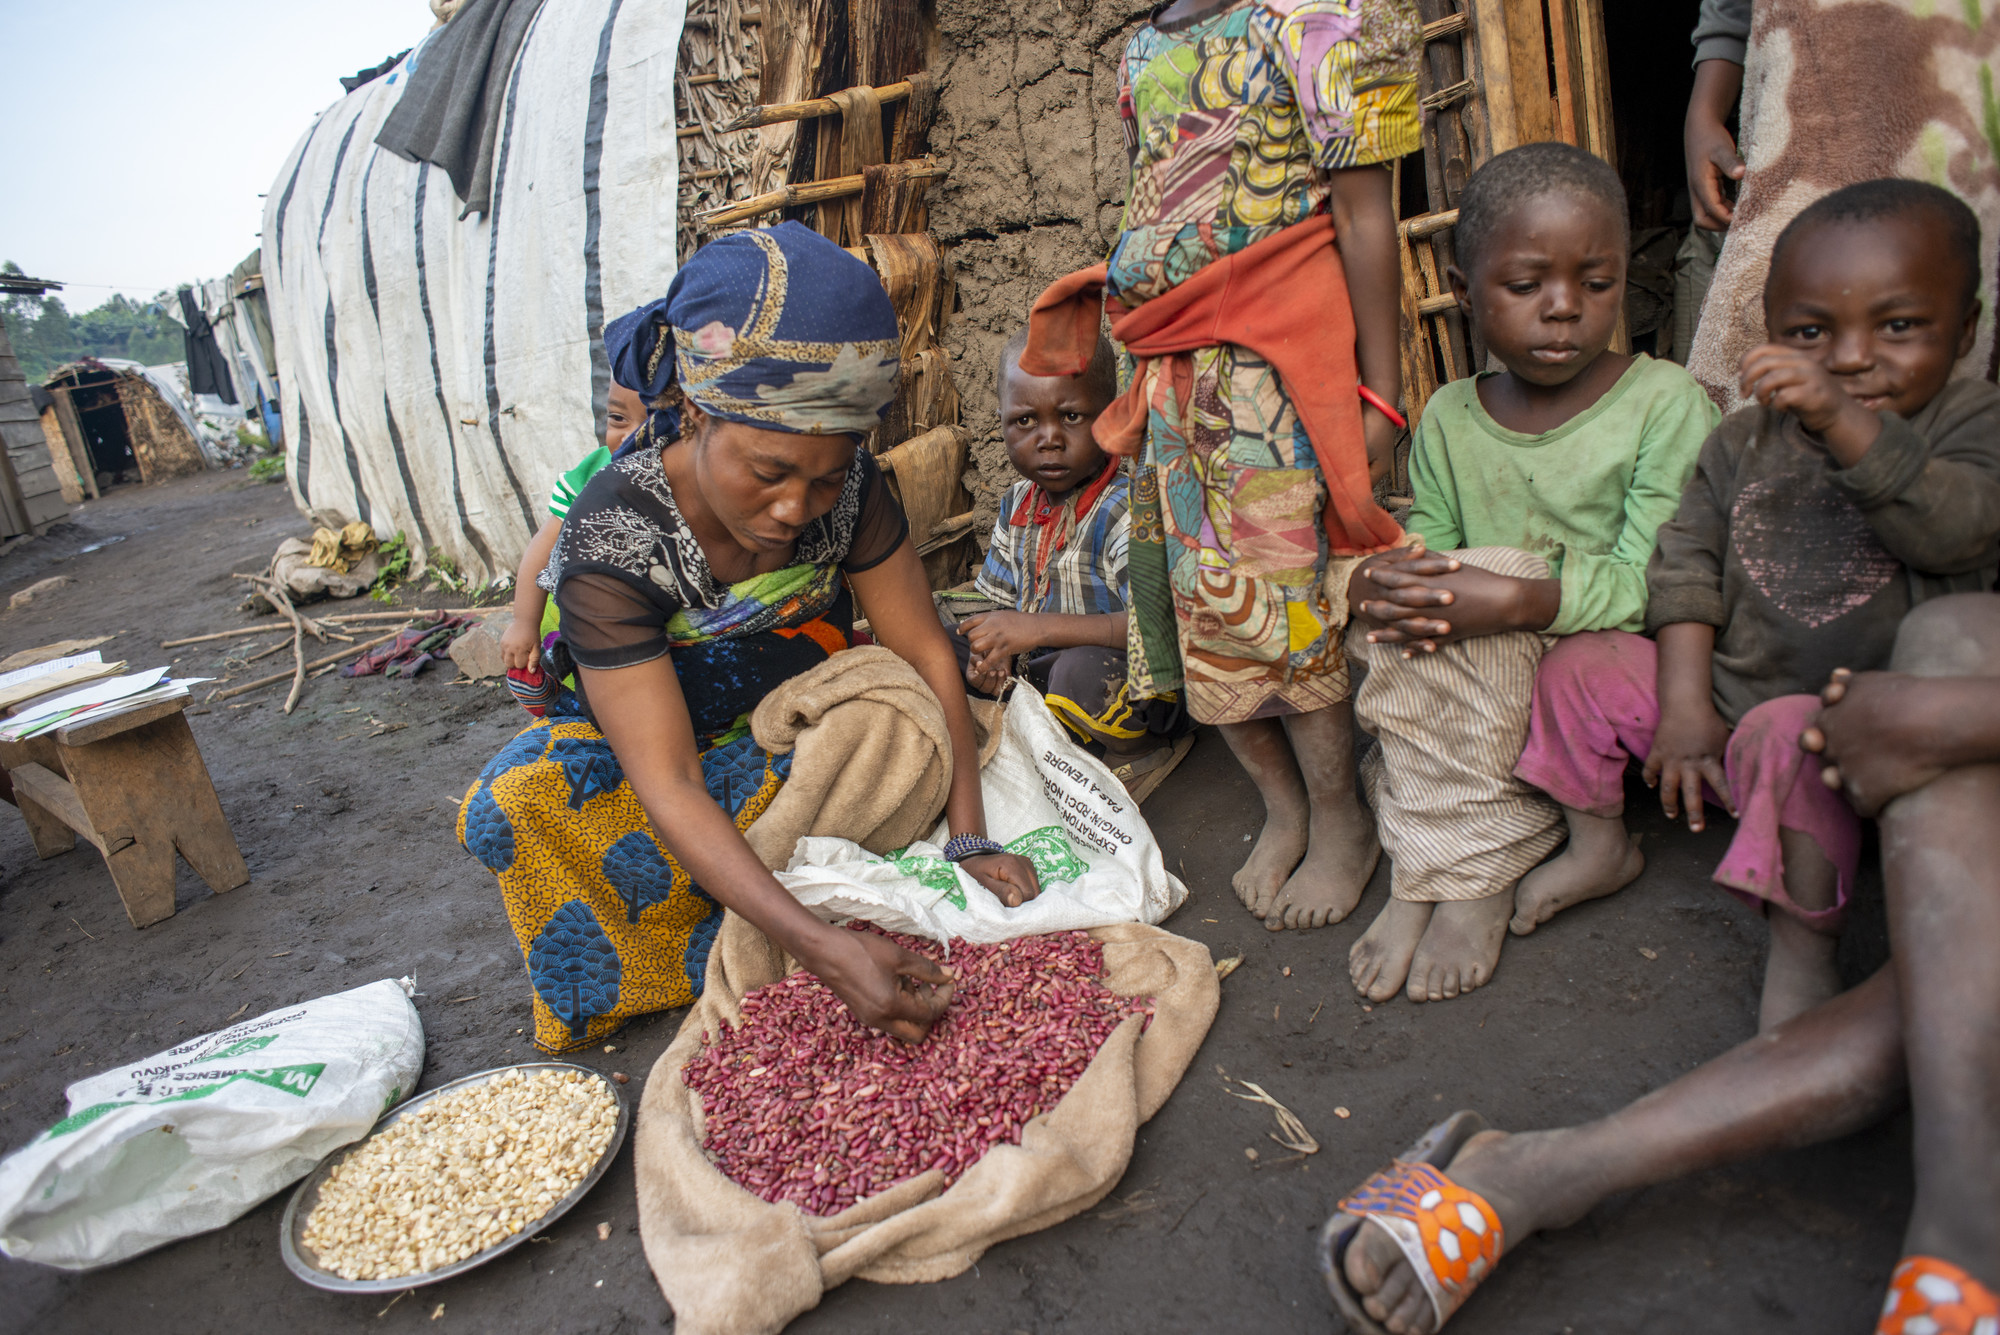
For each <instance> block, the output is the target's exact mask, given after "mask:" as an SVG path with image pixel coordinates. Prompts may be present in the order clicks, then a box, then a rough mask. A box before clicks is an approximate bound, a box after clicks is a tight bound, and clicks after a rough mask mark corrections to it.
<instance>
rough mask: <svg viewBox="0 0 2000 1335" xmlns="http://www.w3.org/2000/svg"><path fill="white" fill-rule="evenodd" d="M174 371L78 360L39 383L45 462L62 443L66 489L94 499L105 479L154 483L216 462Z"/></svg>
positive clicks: (60, 368)
mask: <svg viewBox="0 0 2000 1335" xmlns="http://www.w3.org/2000/svg"><path fill="white" fill-rule="evenodd" d="M176 371H177V368H175V367H173V366H141V365H140V364H139V363H137V362H128V361H121V360H118V359H114V358H105V359H102V360H100V359H99V358H96V357H85V358H84V359H83V360H81V361H76V362H71V363H70V364H69V365H67V366H59V367H57V368H56V370H55V373H54V374H53V375H51V376H49V378H48V379H47V380H45V381H43V382H42V388H43V390H44V391H45V392H46V393H47V394H48V396H49V401H50V402H49V407H48V408H47V410H46V411H44V412H43V414H42V424H43V425H42V433H43V435H44V436H45V437H46V438H47V440H48V442H49V447H50V453H51V455H52V456H54V455H55V454H56V441H57V440H61V441H62V442H63V447H64V448H63V454H65V455H66V456H67V462H68V463H69V465H70V467H71V469H72V470H73V476H72V477H71V479H70V483H71V485H72V486H78V487H80V488H81V492H82V493H87V494H88V495H91V496H95V495H97V494H98V491H99V488H100V486H102V485H104V479H106V478H107V477H108V478H109V479H111V480H117V479H118V478H120V477H121V476H123V475H130V476H129V477H127V478H126V480H128V481H134V480H135V481H139V482H161V481H164V480H165V479H167V478H170V477H181V476H184V475H186V474H188V473H199V472H201V471H202V470H203V469H204V468H208V467H211V466H212V465H213V463H214V462H216V461H214V460H212V459H211V458H210V455H209V453H208V451H207V449H206V448H205V447H204V439H203V433H202V429H201V424H200V423H199V422H198V421H197V420H196V418H195V415H194V410H193V406H192V405H191V404H190V403H189V402H188V401H187V398H186V391H185V390H184V389H183V388H182V386H181V385H180V384H179V383H177V381H176V379H175V373H176ZM55 462H57V463H58V464H60V463H63V462H65V460H64V459H62V458H56V460H55ZM60 476H61V474H58V477H60ZM66 490H67V488H66ZM74 499H81V495H79V496H78V497H76V498H74Z"/></svg>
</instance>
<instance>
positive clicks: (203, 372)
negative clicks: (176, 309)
mask: <svg viewBox="0 0 2000 1335" xmlns="http://www.w3.org/2000/svg"><path fill="white" fill-rule="evenodd" d="M181 318H182V319H183V320H185V321H186V323H187V328H186V329H185V330H184V331H183V332H182V340H183V341H184V342H185V343H186V345H187V367H188V390H189V392H190V393H194V394H213V395H215V397H217V398H218V399H221V400H222V401H223V402H224V403H234V402H236V382H235V381H234V380H233V379H231V378H230V375H229V363H228V362H227V361H225V360H223V356H222V349H221V348H220V347H218V346H217V345H216V342H215V326H214V325H212V324H210V323H209V322H208V316H206V315H204V314H203V313H202V309H201V307H200V306H198V305H196V304H195V300H194V291H193V289H191V288H185V287H184V288H182V289H181Z"/></svg>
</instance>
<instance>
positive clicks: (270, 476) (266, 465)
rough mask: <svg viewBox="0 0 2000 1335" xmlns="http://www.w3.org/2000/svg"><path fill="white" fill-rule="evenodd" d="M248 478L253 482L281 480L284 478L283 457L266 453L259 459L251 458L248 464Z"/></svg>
mask: <svg viewBox="0 0 2000 1335" xmlns="http://www.w3.org/2000/svg"><path fill="white" fill-rule="evenodd" d="M250 480H251V481H253V482H283V481H284V480H285V461H284V459H283V458H282V457H281V456H279V455H275V454H267V455H265V456H264V457H263V458H261V459H255V460H252V461H251V464H250Z"/></svg>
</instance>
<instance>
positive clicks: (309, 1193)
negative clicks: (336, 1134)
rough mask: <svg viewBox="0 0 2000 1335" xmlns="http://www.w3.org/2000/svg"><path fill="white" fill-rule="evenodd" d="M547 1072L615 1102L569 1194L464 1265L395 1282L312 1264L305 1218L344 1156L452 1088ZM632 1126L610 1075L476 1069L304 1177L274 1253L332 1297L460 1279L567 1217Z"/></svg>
mask: <svg viewBox="0 0 2000 1335" xmlns="http://www.w3.org/2000/svg"><path fill="white" fill-rule="evenodd" d="M551 1070H553V1071H580V1072H582V1073H583V1074H584V1075H587V1076H589V1077H590V1078H591V1079H593V1080H597V1081H600V1082H602V1083H603V1085H604V1087H605V1088H606V1089H607V1090H609V1091H610V1092H611V1097H612V1098H613V1099H614V1100H615V1101H616V1102H617V1104H618V1125H617V1126H616V1127H614V1128H612V1131H611V1139H610V1140H609V1141H608V1142H607V1143H606V1144H605V1146H604V1153H602V1154H600V1155H599V1156H598V1158H597V1162H596V1163H595V1164H593V1165H591V1168H590V1171H589V1172H587V1173H585V1174H584V1175H583V1180H582V1181H581V1182H579V1183H577V1184H576V1185H575V1186H574V1187H572V1188H570V1190H569V1192H568V1193H567V1194H566V1195H564V1196H563V1197H562V1198H561V1199H559V1200H557V1201H556V1203H555V1204H554V1205H551V1206H550V1207H549V1209H548V1212H547V1213H546V1214H544V1215H543V1216H542V1217H541V1218H539V1219H537V1220H535V1221H534V1222H533V1223H531V1224H529V1225H528V1226H527V1227H526V1228H523V1229H522V1230H521V1231H520V1232H519V1233H516V1234H514V1235H513V1236H512V1237H509V1238H506V1239H504V1240H502V1241H500V1242H496V1243H494V1244H493V1245H492V1246H491V1247H488V1248H486V1249H485V1250H483V1251H477V1252H474V1253H473V1254H472V1255H470V1256H468V1257H466V1258H465V1259H464V1260H462V1261H454V1262H452V1263H451V1264H450V1265H448V1266H441V1267H439V1268H438V1269H436V1270H421V1271H418V1272H417V1273H416V1274H414V1275H399V1276H397V1277H396V1278H394V1279H343V1278H341V1277H340V1276H339V1275H336V1274H334V1273H333V1272H332V1271H330V1270H322V1269H320V1267H319V1266H318V1265H317V1264H316V1262H315V1259H314V1257H313V1253H312V1249H311V1248H310V1247H308V1246H306V1244H305V1242H304V1241H303V1239H302V1237H301V1235H302V1234H303V1233H304V1232H305V1227H306V1220H307V1219H309V1218H311V1216H312V1212H313V1207H314V1206H316V1205H318V1204H319V1188H320V1184H321V1183H322V1182H324V1181H326V1176H327V1174H328V1173H330V1172H332V1171H333V1169H334V1168H335V1166H337V1165H338V1164H339V1163H340V1162H341V1161H342V1160H344V1159H345V1158H346V1157H347V1156H348V1155H350V1154H352V1153H353V1152H354V1151H356V1150H358V1149H360V1148H361V1147H362V1146H363V1145H366V1144H367V1143H368V1142H369V1141H370V1140H372V1139H374V1137H375V1136H376V1135H377V1134H378V1133H380V1132H381V1131H382V1130H384V1129H385V1128H387V1127H391V1126H394V1125H395V1124H396V1122H397V1121H398V1120H399V1119H401V1118H402V1117H403V1115H404V1114H405V1113H408V1112H409V1111H410V1110H411V1109H413V1108H420V1107H422V1106H423V1105H424V1104H426V1103H428V1102H430V1101H431V1100H432V1099H434V1098H436V1097H437V1096H438V1095H440V1094H445V1093H448V1092H450V1091H451V1090H454V1089H464V1088H465V1087H466V1086H468V1085H483V1084H485V1083H486V1082H487V1081H488V1080H491V1079H492V1078H493V1077H494V1076H496V1075H499V1074H501V1073H502V1072H505V1071H551ZM631 1125H632V1109H631V1108H630V1107H629V1106H627V1104H626V1102H625V1094H624V1091H623V1090H621V1089H620V1088H619V1087H618V1084H617V1082H616V1081H614V1080H612V1079H611V1078H610V1077H609V1076H607V1075H605V1074H604V1073H603V1072H601V1071H593V1070H592V1069H591V1068H590V1067H588V1066H579V1065H578V1064H576V1063H575V1062H556V1061H549V1062H521V1063H519V1064H517V1065H513V1066H496V1067H494V1068H493V1069H492V1070H489V1071H475V1072H474V1073H473V1074H471V1075H468V1076H461V1077H460V1078H458V1079H457V1080H453V1081H451V1082H450V1083H449V1084H443V1085H439V1086H438V1087H437V1088H436V1089H427V1090H425V1091H424V1092H423V1093H421V1094H417V1095H415V1096H413V1097H411V1098H409V1099H406V1100H404V1101H403V1102H402V1103H399V1104H397V1105H396V1106H395V1107H394V1108H393V1109H391V1110H390V1111H389V1112H388V1113H386V1114H384V1115H383V1117H382V1120H381V1121H379V1122H377V1123H375V1125H374V1127H373V1128H372V1129H371V1130H370V1131H369V1132H368V1134H367V1135H366V1136H363V1137H362V1138H361V1139H360V1140H357V1141H355V1142H354V1143H353V1144H351V1145H343V1146H341V1147H340V1148H339V1149H337V1150H335V1151H334V1152H333V1153H332V1154H329V1155H327V1156H326V1158H324V1159H322V1160H320V1162H319V1166H318V1167H317V1168H314V1169H313V1170H312V1172H310V1173H308V1174H306V1178H305V1181H303V1182H301V1183H299V1185H298V1189H297V1190H296V1191H294V1192H293V1193H292V1199H291V1200H290V1201H289V1202H288V1203H287V1204H286V1205H285V1217H284V1222H283V1223H281V1224H280V1225H279V1234H278V1249H279V1251H281V1252H282V1253H283V1254H284V1257H285V1266H286V1268H287V1269H289V1270H290V1271H291V1272H292V1273H293V1274H294V1275H297V1276H298V1277H299V1278H300V1279H302V1280H304V1281H305V1282H306V1283H308V1284H310V1285H312V1286H313V1287H314V1288H316V1289H326V1290H328V1291H330V1292H333V1293H400V1292H401V1291H402V1290H404V1289H414V1288H418V1287H421V1286H422V1285H425V1284H435V1283H437V1282H438V1281H439V1280H443V1279H450V1278H451V1277H452V1276H454V1275H462V1274H464V1273H465V1272H466V1271H468V1270H473V1269H476V1268H477V1267H479V1266H482V1265H485V1264H486V1263H487V1262H488V1261H491V1260H492V1259H493V1258H494V1257H496V1256H499V1255H501V1254H502V1253H504V1252H510V1251H512V1250H514V1248H516V1247H518V1246H520V1245H521V1244H522V1243H524V1242H526V1241H527V1240H528V1239H530V1238H532V1237H534V1236H536V1235H537V1234H539V1233H540V1232H542V1230H544V1229H546V1228H547V1227H548V1226H549V1225H550V1224H553V1223H555V1221H556V1220H558V1219H560V1218H562V1217H563V1216H564V1215H565V1214H568V1213H569V1211H570V1207H572V1206H574V1205H575V1204H576V1203H577V1202H578V1201H580V1200H582V1199H583V1198H584V1195H585V1194H586V1193H587V1192H588V1191H589V1190H590V1189H591V1188H592V1187H594V1186H596V1185H597V1180H598V1179H599V1178H601V1177H603V1176H604V1171H605V1170H606V1169H607V1168H609V1167H610V1166H611V1161H612V1160H613V1159H615V1158H617V1157H618V1150H619V1148H620V1147H621V1146H623V1145H624V1144H625V1133H626V1132H627V1131H628V1130H629V1129H630V1128H631Z"/></svg>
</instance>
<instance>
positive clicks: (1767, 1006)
mask: <svg viewBox="0 0 2000 1335" xmlns="http://www.w3.org/2000/svg"><path fill="white" fill-rule="evenodd" d="M1770 917H1771V957H1770V959H1769V960H1768V961H1767V962H1766V963H1765V965H1764V996H1763V1000H1762V1001H1761V1002H1760V1003H1759V1004H1758V1007H1757V1032H1758V1033H1760V1034H1768V1033H1770V1032H1771V1031H1772V1030H1773V1029H1776V1028H1777V1027H1778V1026H1779V1025H1781V1024H1783V1023H1784V1022H1785V1021H1787V1020H1789V1019H1791V1018H1792V1017H1793V1016H1795V1015H1803V1014H1805V1012H1807V1011H1809V1010H1811V1009H1812V1008H1813V1007H1815V1006H1817V1005H1819V1004H1820V1003H1821V1002H1822V1001H1828V1000H1831V999H1832V998H1834V997H1836V996H1839V995H1840V991H1841V987H1840V970H1839V969H1838V968H1837V967H1836V966H1835V964H1834V952H1835V951H1836V950H1837V949H1838V948H1839V946H1840V938H1839V937H1838V936H1837V935H1834V934H1832V933H1829V932H1816V931H1814V930H1813V929H1812V928H1810V927H1808V926H1806V924H1804V923H1802V922H1800V921H1799V920H1798V919H1797V918H1794V917H1793V916H1792V915H1791V914H1789V913H1786V912H1785V911H1784V910H1782V909H1775V908H1774V909H1772V910H1771V915H1770Z"/></svg>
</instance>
